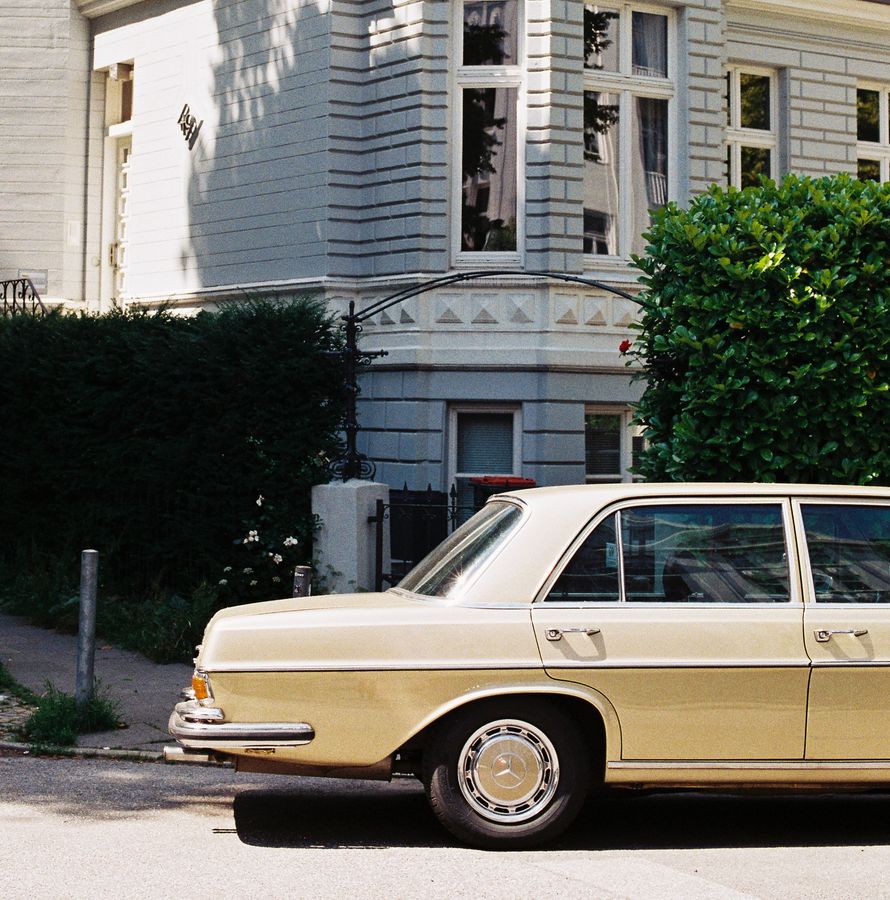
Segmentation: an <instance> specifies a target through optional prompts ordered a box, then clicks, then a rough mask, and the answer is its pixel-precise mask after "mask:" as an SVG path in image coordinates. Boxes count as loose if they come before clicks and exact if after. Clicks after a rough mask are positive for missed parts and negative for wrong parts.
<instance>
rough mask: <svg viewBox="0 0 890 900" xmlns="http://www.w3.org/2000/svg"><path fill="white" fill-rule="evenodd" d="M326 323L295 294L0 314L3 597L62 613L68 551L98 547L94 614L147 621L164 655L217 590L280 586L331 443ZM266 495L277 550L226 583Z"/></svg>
mask: <svg viewBox="0 0 890 900" xmlns="http://www.w3.org/2000/svg"><path fill="white" fill-rule="evenodd" d="M338 340H339V338H338V334H337V329H336V327H335V326H334V324H333V323H332V322H331V321H330V319H329V318H328V316H327V315H326V313H325V312H324V310H323V309H322V308H321V307H320V306H319V305H318V304H316V303H313V302H311V301H306V300H301V301H295V302H292V303H287V304H284V303H282V304H272V303H263V302H247V303H242V304H239V305H237V306H236V305H233V306H231V307H228V308H225V309H223V310H222V311H221V312H218V313H212V314H211V313H201V314H200V315H198V316H195V317H182V316H174V315H172V314H170V313H167V312H163V311H162V312H158V313H140V312H127V313H124V312H114V313H110V314H108V315H104V316H98V317H96V316H62V315H50V316H47V317H43V318H39V319H35V318H27V317H15V318H10V319H0V383H2V384H3V390H2V393H0V434H2V435H3V439H2V440H0V496H2V497H3V503H2V504H0V533H2V534H3V535H4V538H5V540H4V542H3V544H2V545H0V575H2V576H3V578H2V579H0V583H2V587H0V601H5V603H6V605H7V606H11V607H12V608H14V609H16V610H17V611H20V612H26V613H29V614H31V615H33V616H35V617H36V618H38V619H40V620H42V621H53V622H57V621H59V620H60V619H61V620H62V621H63V622H64V621H65V620H67V621H68V623H69V624H71V625H73V624H74V623H76V617H77V608H76V597H75V599H73V600H72V597H74V595H76V593H77V577H78V566H79V561H80V551H81V550H82V549H85V548H95V549H97V550H99V552H100V554H101V556H100V580H101V583H100V602H101V604H102V607H101V608H100V625H101V624H103V623H104V625H105V630H106V633H107V632H108V629H112V630H115V623H117V626H116V630H117V631H119V632H124V633H125V634H133V633H139V632H140V631H142V630H144V629H147V630H148V631H153V632H154V633H155V634H156V639H155V640H154V643H155V644H157V645H158V647H157V653H158V654H159V655H161V656H164V655H165V653H164V649H163V646H162V644H163V645H164V646H166V641H167V640H169V641H171V642H172V643H174V644H175V643H176V642H177V641H179V640H180V636H182V640H184V641H188V643H189V644H191V643H192V642H193V640H194V635H195V634H197V635H198V636H200V631H201V629H202V628H203V625H204V621H200V622H198V621H197V619H199V618H203V617H204V616H205V615H206V614H208V609H209V610H210V611H211V612H212V609H213V607H214V605H218V603H231V602H236V601H240V600H247V599H259V598H260V597H263V598H264V599H268V598H270V597H274V596H276V595H278V596H280V595H283V594H286V593H287V592H288V590H289V587H290V581H289V576H287V575H286V572H285V570H286V569H287V567H288V566H290V567H291V570H292V566H293V565H294V564H295V563H297V562H308V561H309V557H310V555H311V537H312V532H313V530H314V525H315V523H314V520H313V517H312V514H311V510H310V498H309V494H310V488H311V486H312V485H313V484H317V483H320V482H323V481H325V480H326V478H325V471H324V465H325V461H326V458H327V457H329V456H330V455H332V454H333V453H334V452H335V448H336V446H337V433H338V427H339V424H340V421H341V414H342V404H341V397H342V389H341V385H342V377H341V374H340V368H339V364H338V362H337V361H336V360H335V359H330V358H328V357H326V356H325V352H326V351H329V350H331V349H336V347H337V346H338ZM261 495H262V496H263V497H264V498H267V499H265V500H264V501H263V503H264V504H267V505H265V506H263V507H258V506H257V499H258V498H259V497H260V496H261ZM264 510H265V511H268V512H267V515H266V516H265V519H264V520H263V524H264V526H265V533H261V534H260V537H261V539H262V542H263V544H262V546H263V550H264V552H265V553H266V554H269V553H271V554H273V556H271V557H270V556H268V555H267V556H266V557H265V560H264V561H265V563H266V565H265V566H264V567H263V574H262V577H261V578H257V579H256V580H257V582H258V583H257V584H256V585H249V584H248V585H245V586H242V585H241V584H240V583H233V581H232V580H231V579H226V576H225V574H224V569H225V568H226V567H227V566H232V567H234V566H235V565H238V564H240V566H241V568H244V567H245V566H246V565H247V563H244V562H243V561H242V559H241V557H242V556H243V555H244V545H243V539H244V538H245V536H246V535H247V534H248V531H249V530H250V529H257V524H256V522H257V517H258V514H260V513H262V512H264ZM288 537H292V538H295V539H296V540H297V541H298V543H297V544H296V545H293V544H291V545H290V546H289V547H288V548H287V552H285V551H284V549H283V548H282V547H281V546H278V545H280V544H281V542H283V541H284V539H285V538H288ZM276 555H278V556H281V563H275V562H272V560H273V558H274V557H275V556H276ZM278 568H280V569H281V573H280V575H277V576H276V575H275V573H273V569H275V570H277V569H278ZM273 577H279V578H280V579H281V580H280V581H278V582H275V581H273ZM221 580H228V581H229V583H228V584H226V585H222V586H221V585H219V582H220V581H221ZM251 580H253V579H251ZM242 587H243V589H242ZM218 591H223V592H224V596H223V597H220V598H217V592H218ZM183 598H187V599H183ZM205 621H206V620H205ZM152 623H153V624H152ZM167 653H169V649H168V650H167Z"/></svg>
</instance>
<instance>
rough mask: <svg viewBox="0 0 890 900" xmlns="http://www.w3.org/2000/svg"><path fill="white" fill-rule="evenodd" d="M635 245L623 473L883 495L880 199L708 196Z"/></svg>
mask: <svg viewBox="0 0 890 900" xmlns="http://www.w3.org/2000/svg"><path fill="white" fill-rule="evenodd" d="M647 238H648V242H649V246H648V247H647V254H648V255H647V256H646V257H645V258H639V259H637V260H636V262H637V264H638V265H639V266H640V268H641V269H642V270H643V273H644V277H643V279H642V280H643V283H644V286H645V290H644V292H643V294H642V296H641V300H642V302H643V316H642V320H641V323H640V326H639V327H640V335H639V338H638V339H637V340H636V341H635V342H634V346H633V353H634V355H635V356H636V357H637V359H638V360H639V361H640V362H641V364H642V377H643V378H645V379H646V382H647V387H646V390H645V393H644V395H643V398H642V401H641V403H640V405H639V407H638V410H637V419H638V421H639V422H640V423H641V424H643V425H645V426H646V428H647V429H648V433H647V437H648V439H649V448H648V450H647V451H646V452H645V453H644V454H643V456H642V459H641V462H640V465H639V472H640V473H641V474H642V475H643V476H644V477H646V478H648V479H653V480H728V481H744V480H761V481H782V480H784V481H793V482H835V483H837V482H849V483H861V484H868V483H879V484H890V393H888V384H890V362H888V359H890V184H886V185H879V184H875V183H862V182H859V181H856V180H854V179H852V178H850V177H847V176H840V177H834V178H822V179H811V178H805V177H794V176H789V177H788V178H786V179H785V180H784V181H783V182H782V183H781V184H778V185H776V184H774V183H772V182H764V183H763V184H761V185H760V186H758V187H754V188H748V189H746V190H744V191H738V190H733V189H731V190H729V191H723V190H721V189H720V188H718V187H714V188H712V189H711V190H710V191H709V192H708V193H706V194H704V195H702V196H700V197H698V198H697V199H696V200H695V201H694V202H693V203H692V204H691V205H690V207H689V208H688V209H686V210H684V209H680V208H678V207H677V206H676V205H675V204H670V205H669V206H668V207H667V208H665V209H663V210H661V211H659V212H657V213H656V214H655V216H654V219H653V225H652V227H651V229H650V231H649V233H648V234H647Z"/></svg>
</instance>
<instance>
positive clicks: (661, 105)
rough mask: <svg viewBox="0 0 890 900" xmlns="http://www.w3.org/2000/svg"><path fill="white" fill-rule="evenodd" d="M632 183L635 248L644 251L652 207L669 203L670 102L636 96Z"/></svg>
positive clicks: (655, 207)
mask: <svg viewBox="0 0 890 900" xmlns="http://www.w3.org/2000/svg"><path fill="white" fill-rule="evenodd" d="M635 107H636V115H635V116H634V122H633V125H634V142H633V147H632V152H633V153H634V154H635V158H634V160H633V162H632V166H631V171H632V177H631V185H632V189H633V217H634V218H633V234H634V238H633V251H634V252H635V253H642V252H643V251H644V250H645V241H644V240H643V238H642V234H643V232H644V231H646V230H647V229H648V227H649V224H650V221H651V215H650V214H651V212H652V210H655V209H658V208H659V207H661V206H664V205H665V204H666V203H667V182H668V157H667V146H668V101H667V100H659V99H655V98H653V97H636V98H635Z"/></svg>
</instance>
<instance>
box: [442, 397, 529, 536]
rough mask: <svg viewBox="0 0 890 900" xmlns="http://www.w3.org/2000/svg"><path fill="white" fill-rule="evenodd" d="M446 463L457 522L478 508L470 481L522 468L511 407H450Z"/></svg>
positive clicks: (518, 434)
mask: <svg viewBox="0 0 890 900" xmlns="http://www.w3.org/2000/svg"><path fill="white" fill-rule="evenodd" d="M449 426H450V427H449V438H450V444H449V460H450V466H449V468H450V469H451V478H450V481H451V483H452V484H453V485H454V486H455V487H456V489H457V505H458V507H460V508H461V510H460V515H459V516H458V519H459V521H463V520H464V519H466V518H469V515H470V513H471V512H472V510H473V509H475V508H477V507H478V506H480V505H481V504H480V503H477V500H482V501H483V502H484V499H485V498H484V497H481V496H477V495H478V494H479V490H478V489H477V486H476V485H474V484H473V483H472V480H471V479H473V478H476V477H480V476H483V475H519V474H520V469H521V466H522V460H521V456H520V452H519V451H520V448H521V446H522V424H521V421H520V415H519V410H518V409H517V408H515V407H496V406H454V407H452V408H451V411H450V422H449Z"/></svg>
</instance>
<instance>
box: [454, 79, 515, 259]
mask: <svg viewBox="0 0 890 900" xmlns="http://www.w3.org/2000/svg"><path fill="white" fill-rule="evenodd" d="M516 104H517V90H516V88H468V89H465V90H464V92H463V192H462V209H461V250H465V251H492V252H494V251H504V250H515V249H516Z"/></svg>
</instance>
